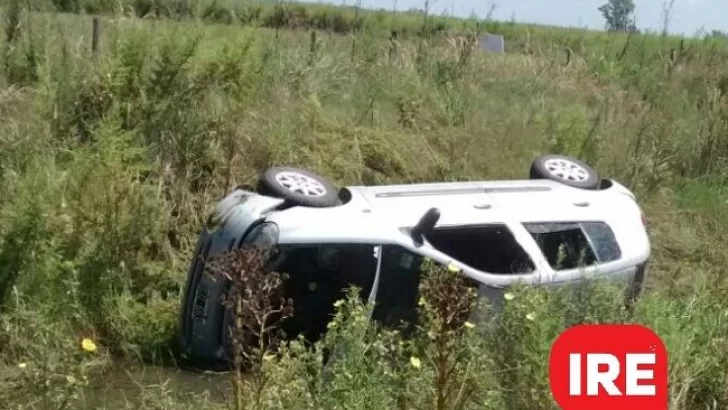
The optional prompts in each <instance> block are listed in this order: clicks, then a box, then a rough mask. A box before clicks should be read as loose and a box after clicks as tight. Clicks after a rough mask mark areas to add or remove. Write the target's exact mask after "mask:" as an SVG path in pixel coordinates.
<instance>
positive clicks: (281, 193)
mask: <svg viewBox="0 0 728 410" xmlns="http://www.w3.org/2000/svg"><path fill="white" fill-rule="evenodd" d="M258 192H260V193H262V194H264V195H271V196H275V197H278V198H282V199H285V200H286V201H287V202H289V203H290V204H292V205H300V206H308V207H314V208H325V207H331V206H337V205H339V204H340V203H341V202H340V201H339V195H338V192H337V190H336V187H335V186H334V184H333V183H331V182H330V181H328V180H327V179H325V178H323V177H321V176H319V175H317V174H315V173H313V172H311V171H307V170H305V169H298V168H289V167H272V168H268V169H267V170H265V172H263V174H262V175H261V177H260V181H259V183H258Z"/></svg>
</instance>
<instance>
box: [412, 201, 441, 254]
mask: <svg viewBox="0 0 728 410" xmlns="http://www.w3.org/2000/svg"><path fill="white" fill-rule="evenodd" d="M439 220H440V210H439V209H437V208H430V209H429V210H428V211H427V212H425V214H424V215H422V218H420V220H419V222H417V225H415V227H414V228H412V232H411V236H412V239H413V240H414V241H415V244H416V245H417V246H420V245H422V242H423V239H424V237H425V235H427V234H428V233H430V232H431V231H432V229H433V228H434V227H435V225H437V221H439Z"/></svg>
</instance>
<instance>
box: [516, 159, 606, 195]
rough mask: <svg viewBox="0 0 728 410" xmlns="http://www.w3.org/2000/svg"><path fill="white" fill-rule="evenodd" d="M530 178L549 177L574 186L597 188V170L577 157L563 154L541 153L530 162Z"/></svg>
mask: <svg viewBox="0 0 728 410" xmlns="http://www.w3.org/2000/svg"><path fill="white" fill-rule="evenodd" d="M530 177H531V179H550V180H552V181H556V182H560V183H562V184H564V185H568V186H570V187H574V188H580V189H590V190H595V189H599V183H600V181H601V178H600V177H599V174H598V173H597V171H595V170H594V169H593V168H591V167H590V166H589V165H587V164H585V163H583V162H581V161H579V160H578V159H575V158H571V157H567V156H564V155H542V156H540V157H536V159H534V160H533V162H532V163H531V175H530Z"/></svg>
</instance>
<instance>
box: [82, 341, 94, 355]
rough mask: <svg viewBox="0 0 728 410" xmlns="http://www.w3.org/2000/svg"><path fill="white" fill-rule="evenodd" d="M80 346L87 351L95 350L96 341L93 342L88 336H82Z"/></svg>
mask: <svg viewBox="0 0 728 410" xmlns="http://www.w3.org/2000/svg"><path fill="white" fill-rule="evenodd" d="M81 348H83V350H85V351H87V352H95V351H96V343H94V341H93V340H91V339H89V338H84V339H83V340H82V341H81Z"/></svg>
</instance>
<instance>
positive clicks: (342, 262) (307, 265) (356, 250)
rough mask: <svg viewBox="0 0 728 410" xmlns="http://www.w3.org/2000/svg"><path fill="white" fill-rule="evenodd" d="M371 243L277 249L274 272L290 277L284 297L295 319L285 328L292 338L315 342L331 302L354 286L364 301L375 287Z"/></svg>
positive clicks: (322, 331) (331, 306) (343, 295)
mask: <svg viewBox="0 0 728 410" xmlns="http://www.w3.org/2000/svg"><path fill="white" fill-rule="evenodd" d="M374 249H375V245H373V244H318V245H303V246H300V245H293V246H291V245H285V246H280V247H279V253H278V255H277V260H276V261H275V263H274V264H273V266H272V268H273V270H275V271H277V272H280V273H286V274H288V275H289V278H288V280H287V281H286V282H285V285H286V286H285V288H286V289H285V291H286V297H290V298H292V299H293V309H294V316H293V317H292V318H290V319H289V320H288V321H287V323H286V325H285V326H284V329H285V331H286V333H288V334H289V335H292V336H293V337H295V336H296V335H298V334H301V333H303V334H305V335H306V336H307V337H308V338H309V340H317V339H318V337H320V335H322V334H323V333H324V332H325V331H326V326H327V324H328V323H329V321H330V320H331V318H332V317H333V316H332V315H333V313H334V303H335V302H336V301H337V300H339V299H341V298H343V297H345V296H346V290H347V288H350V287H352V286H356V287H358V288H359V289H361V291H360V297H361V298H362V301H366V300H367V299H368V297H369V293H370V292H371V290H372V286H373V285H374V278H375V275H376V270H377V259H376V257H375V254H374Z"/></svg>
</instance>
